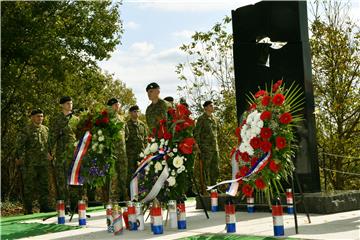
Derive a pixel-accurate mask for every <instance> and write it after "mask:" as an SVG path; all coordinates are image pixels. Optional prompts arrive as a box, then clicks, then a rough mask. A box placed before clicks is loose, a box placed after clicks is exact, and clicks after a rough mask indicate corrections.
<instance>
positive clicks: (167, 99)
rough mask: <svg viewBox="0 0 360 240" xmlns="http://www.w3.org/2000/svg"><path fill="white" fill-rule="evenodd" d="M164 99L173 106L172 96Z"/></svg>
mask: <svg viewBox="0 0 360 240" xmlns="http://www.w3.org/2000/svg"><path fill="white" fill-rule="evenodd" d="M164 100H165V101H167V102H168V103H169V104H170V105H171V107H175V103H174V98H173V97H171V96H167V97H166V98H164Z"/></svg>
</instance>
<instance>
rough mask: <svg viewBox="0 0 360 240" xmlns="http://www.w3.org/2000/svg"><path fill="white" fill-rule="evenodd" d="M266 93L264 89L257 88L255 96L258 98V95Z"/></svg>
mask: <svg viewBox="0 0 360 240" xmlns="http://www.w3.org/2000/svg"><path fill="white" fill-rule="evenodd" d="M266 94H267V92H266V91H264V90H259V91H258V92H257V93H255V97H256V98H258V97H260V96H264V95H266Z"/></svg>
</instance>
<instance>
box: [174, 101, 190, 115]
mask: <svg viewBox="0 0 360 240" xmlns="http://www.w3.org/2000/svg"><path fill="white" fill-rule="evenodd" d="M176 108H177V112H178V114H179V117H180V118H181V117H185V116H189V115H190V114H191V112H190V111H189V109H187V107H186V106H185V105H182V104H178V105H177V106H176Z"/></svg>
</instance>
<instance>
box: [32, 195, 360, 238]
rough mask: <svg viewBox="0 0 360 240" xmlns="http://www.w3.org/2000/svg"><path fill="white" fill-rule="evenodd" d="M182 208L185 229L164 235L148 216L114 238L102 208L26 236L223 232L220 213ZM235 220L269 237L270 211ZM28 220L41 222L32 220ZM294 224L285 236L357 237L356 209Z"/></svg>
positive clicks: (289, 222) (287, 220)
mask: <svg viewBox="0 0 360 240" xmlns="http://www.w3.org/2000/svg"><path fill="white" fill-rule="evenodd" d="M186 210H187V226H188V229H187V230H186V231H185V230H182V231H178V230H172V229H169V227H165V229H164V234H162V235H153V234H152V233H151V232H150V226H149V224H150V223H149V221H150V218H149V219H148V221H147V222H146V226H145V230H144V231H137V232H130V231H128V230H125V232H124V233H123V234H122V235H120V236H116V237H115V236H114V235H113V234H111V233H107V231H106V219H105V210H104V211H100V212H94V213H91V218H88V219H87V226H86V228H82V229H77V230H71V231H66V232H58V233H52V234H46V235H41V236H37V237H30V238H26V239H126V240H127V239H178V238H183V237H188V236H194V235H199V234H204V233H225V230H224V227H225V213H224V212H217V213H211V212H210V213H209V215H210V219H206V217H205V214H204V213H203V211H202V210H196V209H195V202H190V203H187V208H186ZM163 215H165V214H163ZM146 216H147V214H146ZM236 220H237V224H236V230H237V232H236V234H239V235H256V236H273V230H272V227H273V226H272V217H271V214H270V213H264V212H258V213H253V214H248V213H246V212H237V213H236ZM56 221H57V219H56V218H55V217H54V218H51V219H48V220H47V221H45V222H44V223H56ZM67 221H68V217H67ZM77 221H78V219H77V216H75V217H74V219H73V221H72V222H71V223H68V222H66V224H69V225H75V226H76V225H77ZM28 222H30V221H28ZM31 222H42V221H41V220H32V221H31ZM298 224H299V234H295V227H294V226H295V225H294V218H293V216H292V215H284V226H285V235H286V236H287V237H290V238H298V239H299V238H300V239H333V240H360V210H358V211H351V212H344V213H337V214H330V215H311V224H309V223H308V221H307V217H306V215H304V214H300V215H298Z"/></svg>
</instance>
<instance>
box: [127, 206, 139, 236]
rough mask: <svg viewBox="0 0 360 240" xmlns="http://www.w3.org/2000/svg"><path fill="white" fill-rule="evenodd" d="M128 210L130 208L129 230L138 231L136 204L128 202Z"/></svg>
mask: <svg viewBox="0 0 360 240" xmlns="http://www.w3.org/2000/svg"><path fill="white" fill-rule="evenodd" d="M127 208H128V218H129V230H130V231H137V222H136V211H135V205H134V203H133V202H128V203H127Z"/></svg>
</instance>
